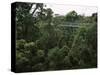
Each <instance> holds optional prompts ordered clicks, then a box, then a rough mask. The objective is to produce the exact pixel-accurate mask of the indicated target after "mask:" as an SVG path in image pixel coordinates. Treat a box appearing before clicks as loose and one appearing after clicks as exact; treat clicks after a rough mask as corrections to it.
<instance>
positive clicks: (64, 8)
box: [46, 4, 97, 16]
mask: <svg viewBox="0 0 100 75" xmlns="http://www.w3.org/2000/svg"><path fill="white" fill-rule="evenodd" d="M46 6H47V7H46V8H51V9H52V10H53V12H54V14H59V15H66V14H67V13H68V12H70V11H72V10H75V11H76V12H77V13H78V14H79V15H84V16H91V15H92V13H95V12H97V7H94V6H77V5H65V4H64V5H61V4H46Z"/></svg>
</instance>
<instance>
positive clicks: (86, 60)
mask: <svg viewBox="0 0 100 75" xmlns="http://www.w3.org/2000/svg"><path fill="white" fill-rule="evenodd" d="M33 6H35V8H34V9H32V7H33ZM44 7H45V5H44V4H42V3H17V6H16V27H17V30H16V35H17V38H16V49H17V50H16V71H17V72H25V71H44V70H63V69H79V68H94V67H97V13H93V14H92V16H82V15H78V14H77V12H75V11H71V12H69V13H68V14H66V15H65V16H60V15H58V16H55V17H54V16H53V11H52V9H50V8H44ZM63 24H65V26H63ZM68 24H71V27H68V26H66V25H68ZM74 24H75V25H74ZM76 24H78V25H77V26H78V27H75V26H76ZM61 25H62V26H61Z"/></svg>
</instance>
